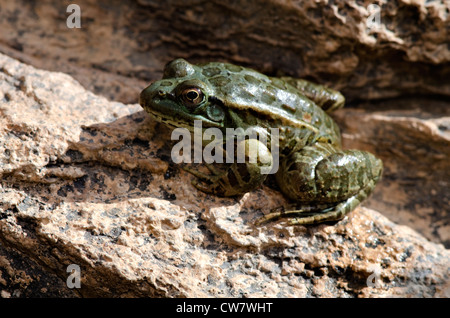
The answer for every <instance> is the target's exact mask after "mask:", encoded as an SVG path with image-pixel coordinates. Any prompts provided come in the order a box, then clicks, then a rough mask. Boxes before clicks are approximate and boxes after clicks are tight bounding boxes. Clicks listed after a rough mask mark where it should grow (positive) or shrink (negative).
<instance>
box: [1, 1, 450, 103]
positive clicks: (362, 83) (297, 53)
mask: <svg viewBox="0 0 450 318" xmlns="http://www.w3.org/2000/svg"><path fill="white" fill-rule="evenodd" d="M1 2H2V4H1V8H2V17H1V18H0V29H1V30H2V31H3V32H2V42H1V43H0V51H2V52H3V53H6V54H8V55H10V56H13V57H16V58H18V59H20V60H22V61H24V62H26V63H29V64H32V65H34V66H37V67H39V68H45V69H48V70H54V71H63V72H65V73H68V74H71V75H73V76H74V77H75V78H76V79H77V80H78V81H80V82H81V83H82V84H83V86H84V87H86V88H88V89H89V90H91V91H94V92H96V93H101V94H103V95H104V96H107V97H108V98H110V99H114V100H119V101H122V102H125V103H135V102H137V96H138V95H139V92H140V90H141V88H142V87H143V86H144V85H145V84H146V83H148V81H150V80H155V79H159V78H160V77H161V73H162V67H163V65H164V64H165V63H166V62H168V61H169V60H171V59H173V58H177V57H185V58H187V59H188V60H190V61H191V62H204V61H211V60H223V61H227V62H234V63H237V64H241V65H243V66H251V67H253V68H256V69H258V70H260V71H263V72H265V73H270V74H277V73H279V74H282V75H291V76H295V77H307V78H310V79H314V80H316V81H318V82H321V83H324V84H328V85H331V86H332V87H334V88H337V89H339V90H342V92H343V93H344V95H345V96H346V98H347V100H360V99H367V98H369V99H374V98H377V99H379V98H391V97H396V96H402V95H408V94H436V95H442V96H447V97H448V96H450V81H448V79H449V78H450V51H449V50H450V46H449V37H448V26H449V21H448V17H447V16H448V12H449V10H450V7H449V3H448V1H410V0H399V1H395V2H391V1H384V2H377V3H378V4H375V3H373V1H353V2H348V1H334V2H332V3H328V2H327V1H316V0H305V1H295V2H280V1H274V0H266V1H245V2H241V1H234V2H232V3H227V4H224V3H223V1H219V0H214V1H208V2H198V1H182V0H172V1H165V2H160V1H150V0H139V1H127V2H123V3H119V2H117V3H114V4H111V3H110V1H105V0H103V1H93V0H80V1H77V4H78V5H79V6H80V9H81V28H80V29H70V28H68V27H67V26H66V19H67V17H68V16H69V13H66V9H67V4H66V3H63V2H61V1H56V0H53V1H52V0H48V1H39V3H34V4H33V5H31V4H30V3H29V2H28V1H24V0H22V1H5V0H3V1H1ZM36 21H38V22H36ZM99 39H101V41H99Z"/></svg>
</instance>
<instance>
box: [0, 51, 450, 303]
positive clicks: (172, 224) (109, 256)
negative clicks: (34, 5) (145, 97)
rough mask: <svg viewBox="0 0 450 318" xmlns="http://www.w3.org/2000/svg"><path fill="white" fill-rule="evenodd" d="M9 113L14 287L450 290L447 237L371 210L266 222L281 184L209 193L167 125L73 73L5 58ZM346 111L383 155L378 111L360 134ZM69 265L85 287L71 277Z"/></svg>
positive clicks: (5, 220) (3, 239)
mask: <svg viewBox="0 0 450 318" xmlns="http://www.w3.org/2000/svg"><path fill="white" fill-rule="evenodd" d="M0 114H1V124H0V177H1V183H0V290H2V295H6V296H11V297H18V294H17V293H20V294H21V295H25V296H27V295H31V296H36V295H37V294H38V293H41V294H43V295H51V296H54V295H58V296H65V297H74V296H123V297H155V296H159V297H181V296H188V297H244V296H246V297H394V296H395V297H445V296H447V297H448V292H449V283H448V282H449V280H448V273H449V259H450V255H449V252H448V250H446V249H445V248H444V246H443V245H441V244H436V243H432V242H430V241H429V240H427V239H425V238H424V237H423V236H421V235H420V234H418V233H417V232H415V231H414V230H412V229H411V228H409V227H407V226H402V225H397V224H395V223H393V222H391V221H390V220H389V219H387V218H386V217H385V216H383V215H381V214H380V213H378V212H376V211H374V210H371V209H368V208H364V207H361V208H358V209H357V210H355V211H354V212H352V213H350V214H349V215H348V216H346V217H345V218H344V219H343V220H342V221H340V222H338V223H337V224H335V225H325V224H323V225H318V226H310V227H300V226H298V227H292V226H287V225H286V223H285V221H284V220H280V221H278V222H275V223H269V224H266V225H264V226H261V227H257V226H255V225H254V221H255V220H256V219H257V218H258V217H259V216H261V215H262V214H263V213H266V212H268V211H269V210H270V209H271V208H274V207H277V206H278V205H280V204H283V203H285V202H286V201H285V199H284V198H283V197H282V196H281V194H280V193H278V192H277V191H275V190H273V189H270V188H269V187H263V188H261V189H259V190H257V191H254V192H252V193H248V194H246V195H244V196H243V197H241V198H226V199H224V198H218V197H214V196H210V195H206V194H204V193H201V192H198V191H197V190H195V188H193V187H192V186H191V185H190V182H189V180H190V176H189V175H188V174H187V173H185V172H183V171H182V170H180V169H179V167H178V166H176V165H174V164H172V163H170V140H169V138H170V134H169V132H170V131H169V130H167V129H165V128H164V127H162V126H160V125H157V124H155V123H154V122H152V121H151V120H150V119H149V118H148V117H147V116H146V114H145V113H144V112H143V111H141V108H140V107H139V106H138V105H136V104H133V105H124V104H121V103H118V102H109V101H107V100H106V99H105V98H103V97H99V96H96V95H94V94H92V93H90V92H89V91H86V90H84V89H83V88H82V87H81V86H80V85H79V84H78V83H77V82H76V81H75V80H73V79H72V78H71V77H69V76H67V75H64V74H61V73H52V72H47V71H41V70H37V69H35V68H33V67H30V66H27V65H25V64H22V63H19V62H18V61H16V60H14V59H12V58H10V57H7V56H5V55H1V54H0ZM346 114H347V115H348V117H347V115H346V116H345V118H344V117H342V118H341V119H340V120H341V121H343V122H344V128H345V129H346V131H345V133H346V134H347V135H345V134H344V137H345V140H346V142H347V143H349V140H352V138H355V139H356V138H358V139H360V140H362V141H363V142H364V141H370V143H368V144H369V145H372V147H374V148H373V149H374V150H375V152H376V153H380V154H382V155H385V153H384V152H383V151H380V150H379V148H377V147H381V146H378V143H377V142H378V140H375V139H371V136H372V137H373V134H372V133H371V129H374V127H375V125H376V124H375V122H373V120H374V119H377V118H378V119H379V118H380V116H381V115H380V113H377V114H375V115H373V116H372V117H371V119H369V118H367V117H362V118H366V119H365V120H366V123H371V125H372V126H371V125H369V124H367V125H365V126H364V129H362V128H360V130H357V129H356V126H355V125H356V124H355V125H350V124H349V123H347V120H349V121H354V118H361V117H358V116H362V115H361V114H360V113H359V112H358V110H349V113H346ZM392 120H394V119H392ZM383 121H384V122H386V121H387V119H385V118H383ZM410 125H411V126H412V127H410V130H412V131H414V129H416V128H417V127H422V126H421V125H422V124H411V123H410ZM427 127H428V128H429V129H430V131H429V135H430V136H431V135H432V133H431V131H433V129H434V128H432V126H427ZM430 127H431V128H430ZM347 129H348V130H347ZM380 129H381V128H380ZM392 129H393V130H394V129H404V130H400V131H402V132H405V134H404V135H403V136H405V135H407V134H406V132H409V131H410V130H408V127H407V125H406V126H402V125H400V124H398V125H393V126H392ZM418 129H419V128H418ZM366 130H367V131H368V134H369V135H367V136H366V135H365V131H366ZM424 130H425V128H423V127H422V128H420V131H424ZM381 131H382V130H379V131H378V132H379V133H381ZM388 132H389V131H388ZM392 134H394V131H392ZM351 136H354V137H351ZM386 136H390V135H389V134H388V135H386ZM367 138H369V139H367ZM424 138H425V137H424ZM436 138H437V137H436ZM432 140H433V139H432ZM439 140H441V139H439ZM384 141H385V142H386V143H389V146H391V143H392V149H398V151H399V152H402V151H404V149H406V150H407V149H408V145H407V144H406V143H405V140H402V139H400V138H397V139H396V138H392V139H389V140H386V139H384ZM397 141H398V142H400V143H402V145H403V147H402V146H401V145H398V144H397ZM424 142H425V141H424ZM440 142H444V144H445V142H446V139H444V140H443V141H442V140H441V141H440ZM434 147H435V146H434V145H433V143H430V149H435V148H434ZM364 148H365V149H369V148H371V147H370V146H368V145H366V147H364ZM388 149H391V148H388ZM411 151H412V150H411ZM439 151H441V150H440V149H439ZM427 158H428V157H427ZM439 158H441V157H440V156H439V154H430V157H429V159H427V160H441V159H439ZM409 159H410V160H411V161H414V158H409ZM385 160H386V159H385ZM431 162H434V161H431ZM439 162H440V161H439ZM440 165H442V166H439V167H440V168H439V169H441V168H442V169H444V167H445V162H441V163H440ZM387 166H388V167H390V166H393V164H389V163H388V165H387ZM423 171H425V170H423ZM431 181H433V180H431ZM431 181H430V182H431ZM381 187H383V185H381ZM435 190H436V191H438V189H436V188H435ZM441 193H442V192H441ZM386 196H387V194H386ZM382 212H383V213H384V212H385V211H382ZM19 262H21V263H20V264H18V263H19ZM70 264H75V265H78V266H79V267H80V271H81V272H80V279H81V288H79V289H76V288H74V289H69V288H68V287H67V285H66V283H67V280H66V279H68V278H69V275H70V273H68V272H67V267H68V266H69V265H70ZM19 265H20V266H19ZM41 276H42V278H41ZM42 282H43V283H42ZM49 282H52V283H49ZM15 291H16V293H15Z"/></svg>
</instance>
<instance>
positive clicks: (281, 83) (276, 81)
mask: <svg viewBox="0 0 450 318" xmlns="http://www.w3.org/2000/svg"><path fill="white" fill-rule="evenodd" d="M270 80H271V81H272V85H273V86H275V87H277V88H279V89H283V90H286V85H285V83H284V81H282V80H281V79H279V78H274V77H272V78H271V79H270Z"/></svg>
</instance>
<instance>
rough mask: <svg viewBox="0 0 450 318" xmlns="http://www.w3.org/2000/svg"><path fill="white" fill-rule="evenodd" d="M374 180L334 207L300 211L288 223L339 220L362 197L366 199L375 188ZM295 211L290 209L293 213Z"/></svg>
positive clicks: (361, 199)
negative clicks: (306, 211) (314, 210)
mask: <svg viewBox="0 0 450 318" xmlns="http://www.w3.org/2000/svg"><path fill="white" fill-rule="evenodd" d="M375 184H376V182H374V181H370V182H369V184H368V185H367V187H366V188H364V189H361V190H360V191H359V192H358V193H357V194H356V195H354V196H352V197H350V198H348V199H347V200H345V201H344V202H342V203H339V204H338V205H336V206H335V207H334V208H331V209H327V210H324V211H318V212H311V213H307V214H304V213H301V214H297V216H296V217H294V218H291V219H290V220H289V224H290V225H305V224H317V223H322V222H332V221H339V220H340V219H342V218H343V217H344V216H345V215H346V214H347V213H349V212H351V211H353V210H354V209H355V208H356V207H357V206H358V205H359V204H360V203H361V202H362V201H363V200H364V199H366V198H367V197H368V196H369V195H370V193H371V192H372V191H373V189H374V188H375ZM294 212H295V211H292V213H294Z"/></svg>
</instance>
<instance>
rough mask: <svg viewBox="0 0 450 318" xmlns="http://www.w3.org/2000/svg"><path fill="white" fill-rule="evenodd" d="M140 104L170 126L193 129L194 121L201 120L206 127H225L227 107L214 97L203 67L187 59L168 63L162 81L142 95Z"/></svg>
mask: <svg viewBox="0 0 450 318" xmlns="http://www.w3.org/2000/svg"><path fill="white" fill-rule="evenodd" d="M139 104H140V105H141V106H142V107H143V108H144V110H145V111H146V112H147V113H149V114H150V115H151V116H152V117H153V118H155V119H156V120H158V121H160V122H162V123H164V124H166V125H168V126H171V127H177V128H178V127H183V128H188V129H190V130H192V129H193V127H194V120H201V121H202V125H203V127H205V128H206V127H219V128H221V127H225V120H226V118H225V117H226V114H225V108H224V105H223V103H222V102H220V101H219V100H218V99H217V98H215V97H214V88H213V87H212V86H211V84H209V83H208V81H207V80H206V78H205V76H204V74H202V72H201V68H200V67H198V66H195V65H192V64H189V63H188V62H187V61H185V60H184V59H176V60H174V61H172V62H170V63H168V64H167V65H166V67H165V69H164V76H163V79H162V80H160V81H156V82H155V83H153V84H151V85H150V86H148V87H147V88H145V89H144V90H143V91H142V92H141V94H140V97H139Z"/></svg>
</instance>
